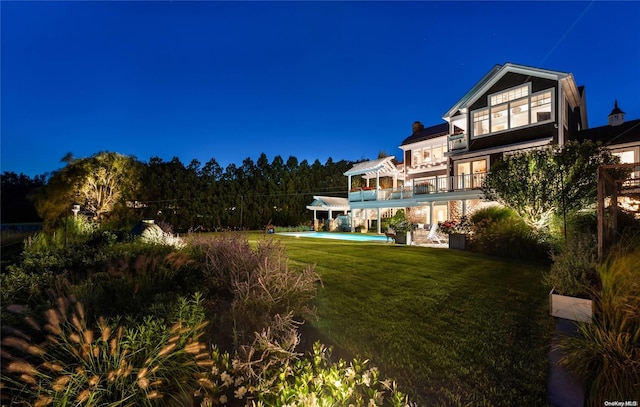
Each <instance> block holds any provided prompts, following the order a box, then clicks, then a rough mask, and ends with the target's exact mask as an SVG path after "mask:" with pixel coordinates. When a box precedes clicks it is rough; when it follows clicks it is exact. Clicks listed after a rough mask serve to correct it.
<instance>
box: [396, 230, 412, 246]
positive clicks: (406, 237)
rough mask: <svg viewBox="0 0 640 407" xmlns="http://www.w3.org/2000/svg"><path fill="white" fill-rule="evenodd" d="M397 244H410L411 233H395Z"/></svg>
mask: <svg viewBox="0 0 640 407" xmlns="http://www.w3.org/2000/svg"><path fill="white" fill-rule="evenodd" d="M396 243H397V244H411V243H412V240H411V232H396Z"/></svg>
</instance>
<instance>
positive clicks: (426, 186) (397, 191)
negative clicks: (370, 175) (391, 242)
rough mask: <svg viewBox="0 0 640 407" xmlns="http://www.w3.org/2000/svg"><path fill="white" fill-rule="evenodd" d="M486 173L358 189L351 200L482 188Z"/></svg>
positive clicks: (407, 196) (352, 193)
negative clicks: (411, 183)
mask: <svg viewBox="0 0 640 407" xmlns="http://www.w3.org/2000/svg"><path fill="white" fill-rule="evenodd" d="M486 175H487V174H486V173H484V172H478V173H475V174H462V175H454V176H441V177H431V178H426V179H424V180H422V181H421V182H420V183H418V184H415V185H414V186H413V188H412V187H401V188H384V189H379V190H375V189H371V190H358V191H351V192H349V202H361V201H382V200H390V199H409V198H413V197H415V196H418V195H425V194H437V193H445V192H455V191H465V190H473V189H480V188H482V184H483V182H484V179H485V177H486Z"/></svg>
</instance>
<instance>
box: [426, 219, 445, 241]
mask: <svg viewBox="0 0 640 407" xmlns="http://www.w3.org/2000/svg"><path fill="white" fill-rule="evenodd" d="M427 243H447V238H446V237H444V236H443V235H442V234H441V233H440V232H438V224H437V223H434V224H432V225H431V229H429V234H428V235H427Z"/></svg>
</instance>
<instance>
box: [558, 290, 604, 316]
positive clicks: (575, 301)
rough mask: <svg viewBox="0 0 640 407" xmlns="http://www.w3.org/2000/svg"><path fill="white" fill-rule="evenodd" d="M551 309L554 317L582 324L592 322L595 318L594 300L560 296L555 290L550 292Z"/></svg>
mask: <svg viewBox="0 0 640 407" xmlns="http://www.w3.org/2000/svg"><path fill="white" fill-rule="evenodd" d="M549 307H550V309H549V314H550V315H551V316H553V317H558V318H564V319H570V320H572V321H580V322H591V318H593V301H592V300H588V299H585V298H578V297H570V296H567V295H560V294H557V293H556V292H555V289H552V290H551V291H550V292H549Z"/></svg>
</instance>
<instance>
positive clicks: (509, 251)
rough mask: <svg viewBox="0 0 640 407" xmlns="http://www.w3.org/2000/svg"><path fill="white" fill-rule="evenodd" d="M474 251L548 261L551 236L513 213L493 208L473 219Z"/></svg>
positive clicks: (477, 212) (472, 236) (476, 215)
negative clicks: (535, 228)
mask: <svg viewBox="0 0 640 407" xmlns="http://www.w3.org/2000/svg"><path fill="white" fill-rule="evenodd" d="M470 220H471V223H472V226H471V250H473V251H477V252H480V253H484V254H488V255H491V256H500V257H509V258H516V259H527V260H536V261H547V260H548V252H549V248H550V244H549V240H548V236H546V235H545V234H543V233H542V232H539V231H536V230H534V229H533V228H532V227H531V226H529V225H527V224H526V223H525V222H524V220H523V219H522V218H520V216H518V215H517V214H516V213H515V212H514V211H513V210H511V209H509V208H506V207H499V206H491V207H487V208H483V209H479V210H477V211H476V212H474V213H473V215H471V218H470Z"/></svg>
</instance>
